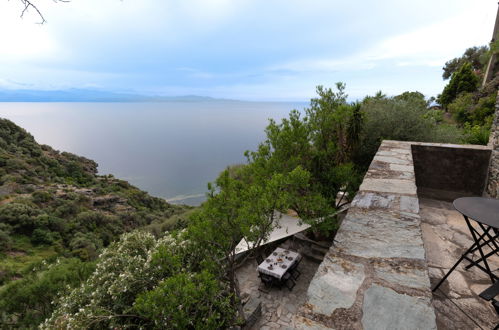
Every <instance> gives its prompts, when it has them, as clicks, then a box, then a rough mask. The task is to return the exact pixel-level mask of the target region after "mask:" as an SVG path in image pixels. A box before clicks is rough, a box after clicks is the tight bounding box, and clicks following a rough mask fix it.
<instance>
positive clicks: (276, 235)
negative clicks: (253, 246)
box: [235, 213, 310, 254]
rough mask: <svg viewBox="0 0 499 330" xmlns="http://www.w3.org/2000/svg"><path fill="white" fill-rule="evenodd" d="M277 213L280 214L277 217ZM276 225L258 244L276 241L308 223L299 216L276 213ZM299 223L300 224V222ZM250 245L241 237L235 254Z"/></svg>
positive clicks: (297, 231)
mask: <svg viewBox="0 0 499 330" xmlns="http://www.w3.org/2000/svg"><path fill="white" fill-rule="evenodd" d="M279 215H280V216H281V217H280V218H279ZM275 221H277V222H278V225H277V226H275V228H274V230H273V231H272V232H271V233H270V235H269V238H268V239H267V240H266V241H265V242H262V243H261V244H260V245H265V244H268V243H271V242H274V241H278V240H280V239H281V238H285V237H288V236H291V235H294V234H296V233H299V232H301V231H304V230H306V229H308V228H310V225H308V224H306V223H303V222H301V220H300V218H297V217H293V216H290V215H287V214H280V213H278V217H277V218H276V220H275ZM300 223H301V224H300ZM249 249H250V247H249V246H248V244H247V243H246V241H245V240H244V239H242V240H241V241H240V242H239V244H237V246H236V249H235V250H236V254H239V253H242V252H245V251H248V250H249Z"/></svg>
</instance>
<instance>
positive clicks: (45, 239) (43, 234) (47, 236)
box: [31, 228, 54, 244]
mask: <svg viewBox="0 0 499 330" xmlns="http://www.w3.org/2000/svg"><path fill="white" fill-rule="evenodd" d="M53 241H54V236H53V235H52V233H51V232H49V231H48V230H45V229H40V228H37V229H35V230H34V231H33V234H32V235H31V242H32V243H33V244H51V243H52V242H53Z"/></svg>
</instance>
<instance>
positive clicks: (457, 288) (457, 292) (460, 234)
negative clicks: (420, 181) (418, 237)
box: [419, 198, 499, 329]
mask: <svg viewBox="0 0 499 330" xmlns="http://www.w3.org/2000/svg"><path fill="white" fill-rule="evenodd" d="M419 202H420V215H421V229H422V231H423V241H424V246H425V250H426V259H427V262H428V269H429V275H430V281H431V284H432V287H433V286H434V285H436V284H437V283H438V281H439V280H440V279H441V278H442V277H443V276H444V274H445V273H446V272H447V271H448V270H449V269H450V268H451V267H452V266H453V264H454V263H455V262H456V261H457V260H458V259H459V257H460V256H461V254H462V253H463V252H464V251H465V250H466V249H467V248H468V247H469V246H470V245H471V244H472V243H473V242H472V238H471V234H470V232H469V230H468V228H467V226H466V222H465V221H464V219H463V217H462V215H461V214H460V213H459V212H457V211H456V210H455V209H454V208H453V206H452V203H448V202H443V201H438V200H433V199H425V198H420V199H419ZM476 257H477V258H478V255H477V256H476ZM488 261H489V264H490V266H491V268H492V269H498V267H499V258H498V257H497V256H493V257H491V258H489V259H488ZM466 265H467V262H466V261H463V262H462V263H461V264H460V265H459V266H458V267H457V268H456V269H455V270H454V272H453V273H452V274H451V275H450V276H449V278H448V279H447V280H446V281H445V282H444V283H443V284H442V286H441V287H440V288H439V289H438V290H437V291H436V292H435V293H434V294H433V305H434V307H435V313H436V317H437V326H438V328H439V329H493V328H494V327H495V326H496V325H497V324H499V317H498V316H497V314H496V312H495V310H494V308H493V307H492V305H491V304H490V303H489V302H487V301H485V300H483V299H481V298H480V297H479V296H478V295H479V294H480V293H481V292H482V291H483V290H485V289H486V288H487V287H488V286H490V285H491V283H490V279H489V278H488V276H487V275H486V274H485V273H484V272H482V271H480V270H479V269H477V268H476V267H473V268H471V269H469V270H466V269H465V266H466Z"/></svg>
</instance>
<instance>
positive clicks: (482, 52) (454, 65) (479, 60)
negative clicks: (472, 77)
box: [442, 46, 489, 80]
mask: <svg viewBox="0 0 499 330" xmlns="http://www.w3.org/2000/svg"><path fill="white" fill-rule="evenodd" d="M488 50H489V48H488V47H487V46H480V47H470V48H468V49H466V51H465V52H464V54H463V56H461V57H456V58H454V59H452V60H450V61H447V62H445V65H444V67H443V68H442V70H444V72H443V73H442V78H443V79H444V80H446V79H449V78H450V77H451V76H452V74H453V73H454V72H456V71H457V70H459V68H460V67H461V66H462V65H463V64H464V63H466V62H467V63H471V66H472V68H473V70H474V71H477V72H479V71H481V70H482V69H483V67H484V65H485V64H486V63H487V52H488Z"/></svg>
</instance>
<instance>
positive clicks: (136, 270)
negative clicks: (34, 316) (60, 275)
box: [41, 231, 234, 329]
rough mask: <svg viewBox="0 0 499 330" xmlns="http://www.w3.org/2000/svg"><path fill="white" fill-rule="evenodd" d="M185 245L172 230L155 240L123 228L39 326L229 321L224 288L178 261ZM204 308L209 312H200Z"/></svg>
mask: <svg viewBox="0 0 499 330" xmlns="http://www.w3.org/2000/svg"><path fill="white" fill-rule="evenodd" d="M189 251H190V244H189V242H186V241H182V240H180V239H176V238H174V237H173V236H165V237H163V238H161V239H159V240H157V239H155V238H154V236H152V235H151V234H149V233H145V232H140V231H137V232H132V233H127V234H124V235H123V236H122V237H121V239H120V241H119V242H115V243H112V244H111V245H110V246H109V247H108V248H106V249H105V250H104V252H103V253H102V254H101V256H100V258H99V262H98V263H97V266H96V270H95V271H94V273H93V274H92V275H91V276H90V277H89V278H88V280H87V281H85V282H84V283H83V284H82V285H81V286H80V287H78V288H76V289H75V290H73V291H72V292H71V293H69V294H68V295H66V296H64V297H62V298H61V299H60V302H59V303H58V307H57V308H56V309H55V311H54V312H53V314H52V316H51V317H50V318H49V319H47V320H46V321H45V322H44V323H43V324H42V326H41V328H42V329H67V328H88V329H97V328H99V329H100V328H122V327H130V326H134V327H143V328H178V329H180V328H182V327H183V326H185V325H187V327H188V328H193V325H196V324H197V325H199V324H201V323H200V322H206V324H208V325H210V326H215V325H226V324H231V322H232V321H233V318H234V315H233V312H231V311H232V308H231V307H230V306H231V305H229V304H228V301H231V296H230V294H228V293H227V291H226V289H225V288H224V286H223V283H221V282H218V281H217V280H216V279H217V278H216V276H215V275H213V274H211V273H210V272H209V271H208V270H203V269H201V270H200V271H199V272H195V271H194V272H192V271H190V270H191V269H194V268H195V267H194V265H193V264H189V263H184V262H183V258H184V257H186V256H188V255H189V254H190V253H189ZM186 267H188V268H187V269H186ZM175 304H177V305H175ZM195 308H197V312H195V311H194V310H195ZM206 310H210V311H211V314H210V315H209V316H207V315H206V314H205V313H202V311H206ZM180 316H182V319H179V317H180ZM159 317H160V318H159Z"/></svg>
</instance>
